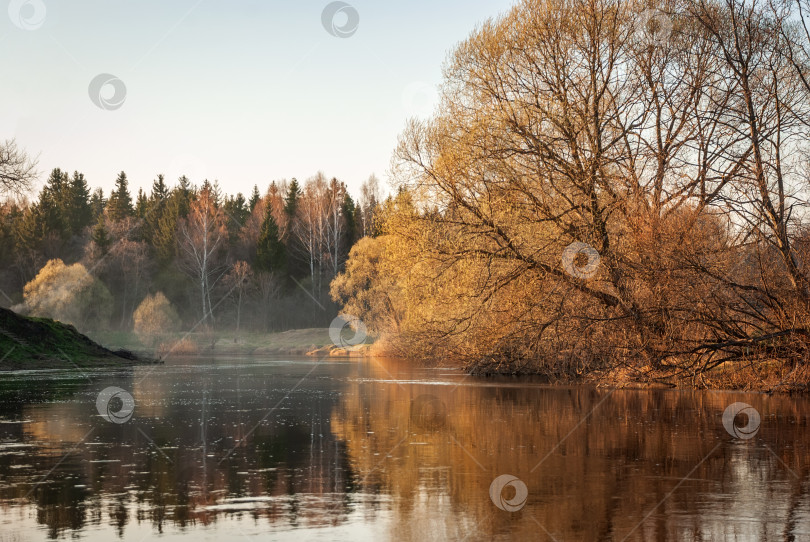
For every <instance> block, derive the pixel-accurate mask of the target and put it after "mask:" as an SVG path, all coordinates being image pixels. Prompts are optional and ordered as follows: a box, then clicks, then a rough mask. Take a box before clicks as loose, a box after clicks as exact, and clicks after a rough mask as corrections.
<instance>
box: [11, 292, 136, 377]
mask: <svg viewBox="0 0 810 542" xmlns="http://www.w3.org/2000/svg"><path fill="white" fill-rule="evenodd" d="M0 360H2V361H0V371H9V370H19V369H43V368H48V369H51V368H70V367H96V366H119V365H120V366H125V365H133V364H136V363H142V362H144V360H142V359H139V358H138V357H136V356H134V355H133V354H132V353H131V352H129V351H126V350H116V351H113V350H112V349H109V348H105V347H103V346H101V345H100V344H98V343H96V342H94V341H93V340H91V339H90V338H88V337H86V336H85V335H82V334H81V333H79V332H78V331H77V330H76V328H74V327H73V326H70V325H66V324H63V323H61V322H57V321H54V320H51V319H48V318H28V317H24V316H20V315H18V314H16V313H14V312H12V311H10V310H7V309H3V308H0Z"/></svg>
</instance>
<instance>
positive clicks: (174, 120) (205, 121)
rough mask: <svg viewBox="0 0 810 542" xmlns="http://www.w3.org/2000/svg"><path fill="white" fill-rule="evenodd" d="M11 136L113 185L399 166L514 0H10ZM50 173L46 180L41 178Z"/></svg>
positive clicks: (4, 86)
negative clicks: (487, 24)
mask: <svg viewBox="0 0 810 542" xmlns="http://www.w3.org/2000/svg"><path fill="white" fill-rule="evenodd" d="M2 3H3V4H7V7H8V10H7V13H3V12H2V11H0V62H2V75H0V81H1V82H0V139H7V138H16V140H17V143H18V145H20V146H21V147H23V148H24V149H26V150H27V151H28V152H29V153H30V154H32V155H35V156H37V155H38V157H39V168H38V169H39V171H40V177H41V182H44V180H45V179H46V178H47V175H48V173H49V172H50V170H51V169H53V168H54V167H60V168H62V169H66V170H68V171H71V172H72V171H74V170H79V171H81V172H83V173H84V174H85V176H86V177H87V179H88V182H89V183H90V185H91V186H93V187H96V186H101V187H102V188H104V191H105V194H106V193H108V192H109V189H110V187H112V185H113V183H114V180H115V177H116V175H117V173H118V172H119V171H122V170H123V171H125V172H126V173H127V177H128V178H129V180H130V188H131V190H132V192H133V193H134V192H137V189H138V187H143V188H148V187H150V186H151V184H152V181H153V179H154V178H155V177H156V175H157V174H158V173H163V174H165V175H166V178H167V180H168V181H170V182H171V183H172V184H173V183H174V182H175V181H176V179H177V177H179V176H180V175H181V174H186V175H188V176H189V178H190V179H191V180H192V182H194V183H196V184H199V183H200V182H201V181H202V180H203V179H205V178H208V179H210V180H215V179H216V180H218V181H219V183H220V186H221V187H222V188H223V190H225V191H226V192H228V193H235V192H237V191H241V192H243V193H246V194H247V193H249V192H250V190H251V189H252V187H253V185H254V184H258V185H259V187H260V189H261V190H264V189H265V188H266V186H267V185H268V184H269V183H270V181H272V180H278V179H282V178H287V179H289V178H292V177H297V178H298V179H299V180H304V179H306V178H308V177H310V176H312V175H314V174H315V173H316V172H317V171H319V170H322V171H323V172H324V173H325V174H326V175H328V176H329V177H332V176H335V177H337V178H339V179H340V180H343V181H345V182H346V183H347V184H348V186H349V188H350V190H351V191H353V192H355V193H356V191H357V190H358V188H359V186H360V184H361V183H362V182H363V181H364V180H365V179H367V178H368V176H369V175H370V174H372V173H375V174H376V175H377V176H378V177H379V178H380V179H382V180H383V181H386V180H387V179H388V175H387V173H388V170H389V168H390V161H391V156H392V152H393V150H394V147H395V146H396V141H397V136H398V135H399V133H400V132H401V131H402V129H403V128H404V126H405V122H406V120H407V119H408V118H409V117H411V116H419V117H426V116H428V115H429V113H430V111H431V109H432V106H433V105H434V103H435V99H436V90H435V89H436V86H437V85H438V84H439V83H440V82H441V68H442V64H443V63H444V61H445V60H446V58H447V55H448V54H449V52H450V51H452V49H453V47H454V46H455V44H457V43H458V42H459V41H461V40H463V39H465V38H466V37H467V36H468V35H469V34H470V32H471V31H472V30H473V29H474V28H475V26H476V25H477V24H479V23H481V22H483V21H484V20H486V19H487V18H489V17H493V16H497V15H498V14H500V13H503V12H505V11H506V10H508V9H509V8H510V7H511V5H512V4H513V3H514V0H487V1H482V0H440V1H429V0H415V1H408V2H390V1H385V0H376V1H371V0H351V1H350V2H349V3H348V4H347V3H341V4H334V5H332V3H331V2H330V1H329V0H298V1H291V0H288V1H284V2H279V1H268V0H264V1H260V0H227V1H225V0H171V1H167V0H162V1H157V0H139V1H137V2H134V1H132V0H71V1H69V2H65V1H57V0H11V1H10V2H9V1H8V0H3V2H2ZM40 184H41V183H40Z"/></svg>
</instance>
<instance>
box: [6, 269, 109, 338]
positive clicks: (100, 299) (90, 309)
mask: <svg viewBox="0 0 810 542" xmlns="http://www.w3.org/2000/svg"><path fill="white" fill-rule="evenodd" d="M23 299H24V302H23V306H22V307H20V308H21V309H22V310H21V311H20V312H25V313H27V314H30V315H32V316H41V317H45V318H52V319H54V320H59V321H60V322H64V323H66V324H72V325H74V326H76V327H78V328H81V329H94V330H97V329H104V328H106V327H107V326H108V325H109V321H110V316H111V315H112V296H111V295H110V291H109V290H108V289H107V287H106V286H104V283H102V282H101V281H100V280H98V279H97V278H95V277H94V276H93V275H91V274H90V273H88V272H87V269H85V267H84V266H83V265H82V264H80V263H75V264H73V265H65V263H64V262H63V261H62V260H59V259H56V260H50V261H49V262H48V263H47V264H45V267H43V268H42V269H40V271H39V273H37V276H36V277H34V279H33V280H32V281H31V282H29V283H28V284H26V285H25V288H24V290H23Z"/></svg>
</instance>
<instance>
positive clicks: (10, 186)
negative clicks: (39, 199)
mask: <svg viewBox="0 0 810 542" xmlns="http://www.w3.org/2000/svg"><path fill="white" fill-rule="evenodd" d="M36 178H37V160H36V159H35V158H31V157H29V156H28V154H27V153H26V152H25V151H23V150H22V149H20V148H19V147H18V146H17V142H16V141H15V140H14V139H7V140H5V141H4V142H2V143H0V194H11V195H14V196H21V195H23V194H25V193H26V192H28V191H29V190H30V189H31V184H32V183H33V181H34V180H35V179H36Z"/></svg>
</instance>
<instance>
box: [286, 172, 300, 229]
mask: <svg viewBox="0 0 810 542" xmlns="http://www.w3.org/2000/svg"><path fill="white" fill-rule="evenodd" d="M300 197H301V187H300V186H299V185H298V180H297V179H295V178H294V177H293V180H292V181H290V186H289V187H288V189H287V197H286V198H285V200H284V212H285V213H287V216H288V217H289V218H290V219H292V218H293V217H294V216H295V211H296V210H297V209H298V199H299V198H300Z"/></svg>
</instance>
